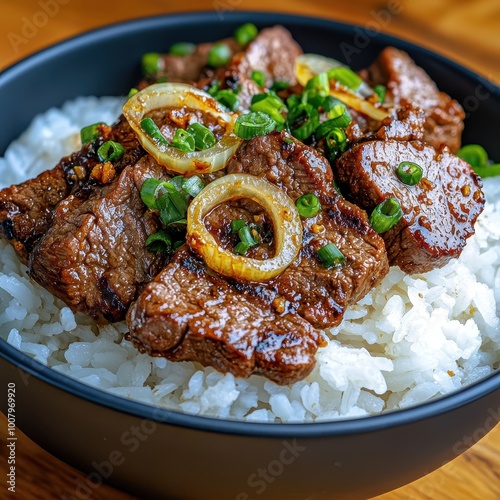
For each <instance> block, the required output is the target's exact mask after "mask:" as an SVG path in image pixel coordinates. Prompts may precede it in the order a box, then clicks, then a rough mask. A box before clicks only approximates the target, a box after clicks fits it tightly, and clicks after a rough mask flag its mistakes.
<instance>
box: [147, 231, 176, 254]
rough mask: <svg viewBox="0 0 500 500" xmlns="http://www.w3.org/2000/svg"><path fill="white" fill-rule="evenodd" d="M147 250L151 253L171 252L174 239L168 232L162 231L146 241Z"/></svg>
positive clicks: (150, 236)
mask: <svg viewBox="0 0 500 500" xmlns="http://www.w3.org/2000/svg"><path fill="white" fill-rule="evenodd" d="M146 248H147V249H148V250H149V251H150V252H170V251H171V250H172V238H171V236H170V234H168V231H166V230H165V229H160V230H159V231H157V232H156V233H153V234H151V235H149V237H148V239H147V240H146Z"/></svg>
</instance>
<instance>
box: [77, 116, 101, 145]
mask: <svg viewBox="0 0 500 500" xmlns="http://www.w3.org/2000/svg"><path fill="white" fill-rule="evenodd" d="M99 125H105V123H103V122H99V123H94V124H93V125H87V126H86V127H83V128H82V129H81V130H80V138H81V140H82V145H83V146H84V145H85V144H89V143H91V142H94V141H95V140H96V139H97V138H98V137H99Z"/></svg>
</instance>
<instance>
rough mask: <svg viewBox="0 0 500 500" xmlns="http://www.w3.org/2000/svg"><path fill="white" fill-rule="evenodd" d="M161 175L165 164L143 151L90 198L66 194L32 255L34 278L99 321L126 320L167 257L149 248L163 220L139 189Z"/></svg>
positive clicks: (76, 308)
mask: <svg viewBox="0 0 500 500" xmlns="http://www.w3.org/2000/svg"><path fill="white" fill-rule="evenodd" d="M163 176H164V169H163V167H161V166H159V165H158V164H157V163H156V162H155V161H154V160H153V159H152V158H151V157H149V156H144V157H143V158H141V159H140V160H139V162H138V163H137V164H136V165H132V166H126V167H125V168H124V169H123V170H122V172H121V173H120V174H119V175H117V176H116V177H115V179H114V180H113V181H112V182H110V183H109V184H106V185H100V186H94V187H93V189H92V190H91V191H89V195H88V196H87V197H80V196H78V195H70V196H68V197H67V198H66V199H65V200H63V201H62V202H61V203H59V205H58V206H57V208H56V210H55V211H54V215H53V220H52V225H51V227H50V229H49V230H48V231H47V232H46V233H45V234H44V236H43V237H42V238H41V239H40V241H39V242H38V244H37V245H36V246H35V248H34V249H33V251H32V253H31V255H30V259H29V273H30V275H31V277H32V278H33V279H34V280H35V281H37V282H38V283H39V284H41V285H42V286H43V287H45V288H46V289H48V290H50V291H51V292H52V293H53V294H54V295H56V296H57V297H60V298H61V299H62V300H64V301H65V302H66V303H67V304H68V305H69V306H70V307H72V308H73V309H74V310H78V311H82V312H85V313H86V314H88V315H89V316H91V317H92V318H93V319H94V320H96V321H97V322H101V323H103V322H108V321H109V322H111V321H119V320H121V319H123V318H124V317H125V313H126V312H127V310H128V307H129V305H130V303H131V302H132V300H133V299H134V298H135V297H136V296H137V293H138V291H139V290H140V289H141V288H142V286H144V284H146V283H147V282H149V281H150V280H151V279H152V278H153V276H154V275H155V274H156V273H157V272H159V271H160V269H161V268H162V267H163V265H164V264H165V261H166V254H158V253H156V254H155V253H151V252H149V251H148V250H147V249H146V245H145V242H146V239H147V237H148V236H149V235H150V234H152V233H153V232H155V231H156V230H157V229H158V228H159V223H158V221H157V218H156V216H155V215H153V213H152V212H150V211H148V210H147V209H146V206H145V205H144V204H143V202H142V201H141V198H140V194H139V190H140V187H141V186H142V183H143V182H144V180H145V179H146V178H148V177H155V178H162V177H163Z"/></svg>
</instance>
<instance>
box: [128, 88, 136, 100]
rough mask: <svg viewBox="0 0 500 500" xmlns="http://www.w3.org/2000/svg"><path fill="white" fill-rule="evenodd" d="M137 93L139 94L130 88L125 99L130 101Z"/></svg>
mask: <svg viewBox="0 0 500 500" xmlns="http://www.w3.org/2000/svg"><path fill="white" fill-rule="evenodd" d="M137 92H139V90H138V89H136V88H135V87H134V88H131V89H130V90H129V91H128V94H127V98H128V99H130V98H131V97H132V96H133V95H135V94H137Z"/></svg>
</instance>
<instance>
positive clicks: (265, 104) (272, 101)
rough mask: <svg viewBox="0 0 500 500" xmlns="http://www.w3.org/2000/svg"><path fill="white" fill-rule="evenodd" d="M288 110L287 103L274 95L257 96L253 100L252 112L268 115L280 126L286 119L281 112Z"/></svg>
mask: <svg viewBox="0 0 500 500" xmlns="http://www.w3.org/2000/svg"><path fill="white" fill-rule="evenodd" d="M284 109H286V106H285V103H284V102H283V101H282V100H281V99H280V98H279V97H278V96H277V95H274V94H269V93H265V94H257V95H254V96H253V98H252V104H251V106H250V111H261V112H262V113H266V114H268V115H269V116H270V117H271V118H272V119H273V120H274V121H275V122H276V123H277V124H278V125H282V124H283V123H285V121H286V120H285V117H284V116H283V115H282V114H281V111H283V110H284Z"/></svg>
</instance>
